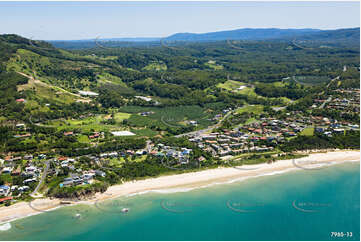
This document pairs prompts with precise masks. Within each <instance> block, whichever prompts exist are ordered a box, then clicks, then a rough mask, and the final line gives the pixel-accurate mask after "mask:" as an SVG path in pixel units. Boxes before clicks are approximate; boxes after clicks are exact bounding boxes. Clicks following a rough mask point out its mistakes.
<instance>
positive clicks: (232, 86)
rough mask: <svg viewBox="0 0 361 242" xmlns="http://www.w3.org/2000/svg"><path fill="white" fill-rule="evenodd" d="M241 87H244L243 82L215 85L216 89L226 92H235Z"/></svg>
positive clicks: (230, 81) (229, 81)
mask: <svg viewBox="0 0 361 242" xmlns="http://www.w3.org/2000/svg"><path fill="white" fill-rule="evenodd" d="M243 85H245V83H243V82H238V81H232V80H228V81H226V82H225V83H219V84H218V85H217V87H219V88H222V89H226V90H228V91H233V90H236V89H237V88H239V87H240V86H243Z"/></svg>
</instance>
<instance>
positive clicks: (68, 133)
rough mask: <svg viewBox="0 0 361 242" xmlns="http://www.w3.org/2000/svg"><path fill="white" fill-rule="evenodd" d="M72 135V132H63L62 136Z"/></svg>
mask: <svg viewBox="0 0 361 242" xmlns="http://www.w3.org/2000/svg"><path fill="white" fill-rule="evenodd" d="M73 134H74V133H73V132H72V131H69V132H64V136H71V135H73Z"/></svg>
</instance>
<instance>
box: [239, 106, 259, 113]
mask: <svg viewBox="0 0 361 242" xmlns="http://www.w3.org/2000/svg"><path fill="white" fill-rule="evenodd" d="M236 112H237V113H244V112H249V113H254V114H261V113H262V112H263V105H246V106H243V107H241V108H239V109H238V110H237V111H236Z"/></svg>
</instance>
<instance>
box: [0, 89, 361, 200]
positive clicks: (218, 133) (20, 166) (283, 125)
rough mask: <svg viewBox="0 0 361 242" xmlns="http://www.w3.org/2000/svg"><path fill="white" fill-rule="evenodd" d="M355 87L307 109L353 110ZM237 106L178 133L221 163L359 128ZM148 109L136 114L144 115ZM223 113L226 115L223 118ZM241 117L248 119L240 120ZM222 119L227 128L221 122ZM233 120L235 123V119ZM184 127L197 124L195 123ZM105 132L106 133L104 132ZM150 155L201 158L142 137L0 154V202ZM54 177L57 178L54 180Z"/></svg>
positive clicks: (99, 176)
mask: <svg viewBox="0 0 361 242" xmlns="http://www.w3.org/2000/svg"><path fill="white" fill-rule="evenodd" d="M359 95H360V90H359V89H337V90H335V91H334V92H333V93H332V95H323V99H314V100H313V103H312V104H311V106H310V107H309V108H310V110H323V109H329V110H330V109H332V110H338V111H341V112H342V113H345V114H350V113H351V114H352V113H355V112H358V110H359V108H360V106H359V102H360V100H359ZM239 110H242V107H240V108H233V109H232V108H229V109H225V110H223V111H222V113H220V114H217V115H215V117H214V120H216V121H217V120H218V122H219V121H220V120H221V122H219V125H218V126H217V125H216V126H214V127H213V129H210V130H209V131H208V130H207V131H208V132H191V133H190V134H185V136H184V137H186V139H187V140H188V141H189V142H190V143H192V144H194V145H195V147H197V148H198V149H199V150H201V151H202V152H204V153H205V154H208V155H209V156H211V157H213V159H216V160H217V159H218V160H222V161H225V162H227V161H229V160H235V159H239V158H241V157H242V156H243V154H261V155H264V157H269V158H270V159H272V160H275V158H277V157H279V156H280V155H284V154H286V153H285V152H283V151H281V150H280V149H279V147H280V145H282V144H284V143H285V142H286V141H287V140H290V139H293V138H294V137H297V136H309V135H314V134H322V135H325V136H328V137H330V138H332V136H333V135H338V134H345V132H348V131H359V125H358V124H357V123H355V122H352V121H345V120H343V121H339V120H337V119H334V118H331V117H326V116H322V115H317V116H315V115H312V113H311V114H308V113H305V112H301V111H287V112H286V111H285V110H284V109H283V108H275V109H274V110H272V111H271V113H272V114H273V115H271V114H270V113H268V114H267V113H260V114H257V115H256V114H255V113H253V112H252V110H253V108H252V106H249V107H248V110H249V111H247V112H244V113H239ZM237 112H238V113H237ZM152 113H154V112H141V113H139V115H141V116H144V115H149V114H152ZM225 117H226V118H227V119H225ZM244 118H246V119H247V120H248V121H246V122H240V119H244ZM227 122H228V127H227V128H226V127H224V124H225V123H227ZM238 122H239V123H238ZM189 125H193V126H195V127H196V126H197V122H196V121H189ZM15 128H16V130H17V134H16V135H14V137H16V138H18V139H24V138H28V137H31V135H32V134H31V133H30V132H28V130H27V125H26V124H24V123H16V124H15ZM105 133H106V134H105ZM62 135H63V136H64V137H68V138H71V137H77V136H81V135H87V136H88V139H89V140H90V141H91V142H92V143H93V146H97V144H98V143H99V142H101V141H102V140H104V139H105V137H106V136H109V135H112V136H113V137H131V136H134V135H135V134H134V133H132V132H130V131H127V130H123V131H112V132H110V133H107V132H90V133H89V132H88V133H79V132H78V131H75V130H74V131H65V132H63V133H62ZM147 157H154V158H155V159H157V160H158V162H159V165H165V166H166V167H168V168H173V169H177V167H183V166H186V165H187V164H188V163H189V162H190V161H192V160H195V161H196V162H197V164H202V162H204V161H205V160H206V158H205V157H204V156H203V155H198V156H195V155H194V152H193V150H192V148H189V147H178V146H172V145H167V144H163V143H161V142H159V141H155V140H147V142H146V145H145V146H144V147H143V148H141V149H126V150H119V149H114V150H109V151H107V152H102V153H97V152H95V153H90V154H87V155H81V156H59V155H58V156H57V155H54V154H46V153H41V154H30V153H28V154H23V153H16V152H15V153H8V154H2V157H1V159H0V169H1V176H2V177H8V178H11V179H9V180H11V181H12V182H6V181H5V182H3V184H1V186H0V203H1V204H5V205H10V204H11V201H16V200H18V199H20V200H21V199H24V198H26V197H28V196H30V197H37V196H39V194H40V191H39V188H40V187H41V186H43V184H44V183H47V182H52V181H54V180H56V181H57V185H56V186H58V187H59V188H60V189H61V188H66V187H74V186H86V185H90V184H93V183H94V182H95V183H97V182H99V181H102V180H103V179H104V178H106V177H107V176H108V175H110V174H111V173H112V171H114V170H116V169H121V164H122V163H124V162H128V161H133V162H139V161H142V160H145V159H147ZM165 159H166V160H167V163H164V160H165ZM58 178H60V179H58Z"/></svg>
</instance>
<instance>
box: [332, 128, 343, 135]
mask: <svg viewBox="0 0 361 242" xmlns="http://www.w3.org/2000/svg"><path fill="white" fill-rule="evenodd" d="M333 132H335V133H336V134H343V133H344V132H345V130H344V129H333Z"/></svg>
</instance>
